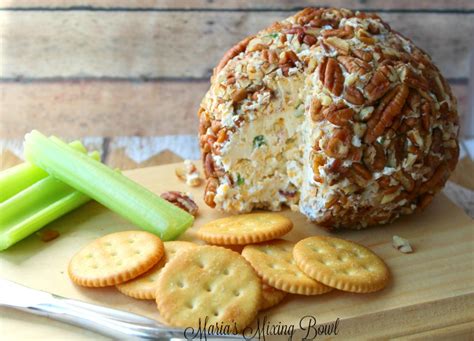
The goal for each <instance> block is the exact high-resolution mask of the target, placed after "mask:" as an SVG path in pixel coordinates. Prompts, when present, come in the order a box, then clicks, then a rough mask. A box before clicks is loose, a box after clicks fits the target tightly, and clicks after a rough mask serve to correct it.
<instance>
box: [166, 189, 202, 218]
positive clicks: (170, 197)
mask: <svg viewBox="0 0 474 341" xmlns="http://www.w3.org/2000/svg"><path fill="white" fill-rule="evenodd" d="M160 196H161V197H162V198H163V199H165V200H166V201H169V202H170V203H172V204H173V205H175V206H177V207H179V208H181V209H182V210H185V211H186V212H188V213H189V214H191V215H193V216H196V214H197V213H198V210H199V207H198V206H197V205H196V203H195V202H194V201H193V199H191V198H190V197H189V196H188V195H187V194H185V193H183V192H178V191H168V192H164V193H162V194H161V195H160Z"/></svg>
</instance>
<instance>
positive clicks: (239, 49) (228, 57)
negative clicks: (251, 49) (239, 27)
mask: <svg viewBox="0 0 474 341" xmlns="http://www.w3.org/2000/svg"><path fill="white" fill-rule="evenodd" d="M253 38H254V36H249V37H247V38H245V39H244V40H242V41H240V42H238V43H237V45H235V46H234V47H232V48H231V49H230V50H229V51H227V52H226V53H225V54H224V56H223V57H222V59H221V61H220V62H219V64H218V65H217V66H216V68H215V69H214V75H216V74H217V73H218V72H219V71H221V70H222V69H223V68H224V66H226V64H227V63H228V62H229V60H231V59H232V58H234V57H235V56H237V55H238V54H239V53H240V52H243V51H245V49H246V48H247V45H248V44H249V42H250V41H251V40H252V39H253Z"/></svg>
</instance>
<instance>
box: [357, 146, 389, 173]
mask: <svg viewBox="0 0 474 341" xmlns="http://www.w3.org/2000/svg"><path fill="white" fill-rule="evenodd" d="M363 160H364V163H365V165H366V166H367V167H368V168H369V169H370V170H371V171H373V172H380V171H381V170H382V169H384V167H385V164H386V163H387V158H386V157H385V151H384V148H383V147H382V145H380V144H379V143H374V144H372V145H369V146H367V148H366V149H365V151H364V157H363Z"/></svg>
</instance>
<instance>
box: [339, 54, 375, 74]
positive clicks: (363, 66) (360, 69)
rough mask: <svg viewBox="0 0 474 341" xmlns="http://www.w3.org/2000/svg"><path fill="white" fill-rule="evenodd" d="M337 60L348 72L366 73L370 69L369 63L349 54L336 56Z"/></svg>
mask: <svg viewBox="0 0 474 341" xmlns="http://www.w3.org/2000/svg"><path fill="white" fill-rule="evenodd" d="M337 60H338V61H339V63H341V64H342V65H343V66H344V68H345V69H346V70H347V71H348V72H349V73H358V74H360V75H363V74H366V73H367V72H368V71H369V70H370V65H369V64H368V63H367V62H365V61H363V60H362V59H359V58H355V57H350V56H338V57H337Z"/></svg>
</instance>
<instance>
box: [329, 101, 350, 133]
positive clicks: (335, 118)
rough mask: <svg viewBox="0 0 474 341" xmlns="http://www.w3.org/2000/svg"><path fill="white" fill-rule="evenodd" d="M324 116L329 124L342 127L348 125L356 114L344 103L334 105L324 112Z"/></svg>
mask: <svg viewBox="0 0 474 341" xmlns="http://www.w3.org/2000/svg"><path fill="white" fill-rule="evenodd" d="M323 114H324V116H325V117H326V119H327V120H328V121H329V122H331V123H332V124H334V125H336V126H339V127H342V126H345V125H347V123H348V122H349V120H351V119H352V117H353V116H354V114H355V112H354V110H352V109H351V108H349V107H347V106H346V105H344V104H343V103H338V104H334V103H333V104H331V105H330V106H329V107H327V108H325V109H324V110H323Z"/></svg>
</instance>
